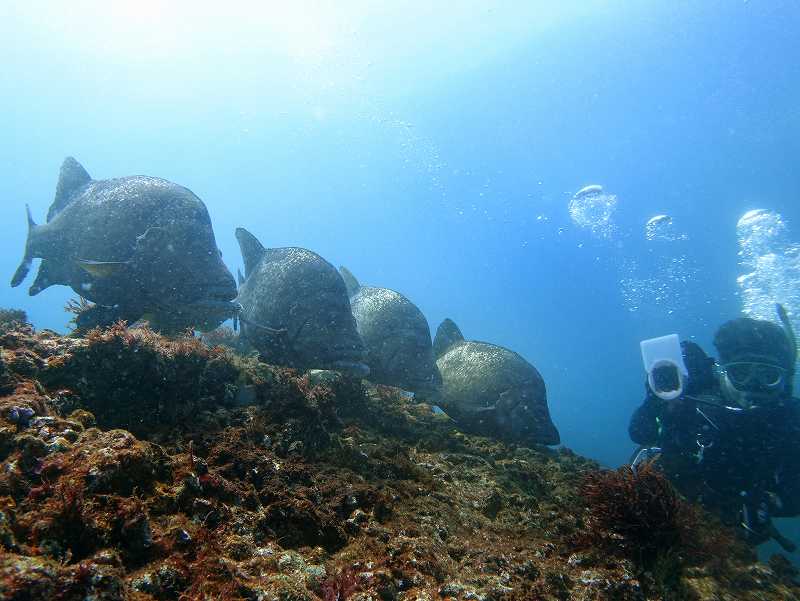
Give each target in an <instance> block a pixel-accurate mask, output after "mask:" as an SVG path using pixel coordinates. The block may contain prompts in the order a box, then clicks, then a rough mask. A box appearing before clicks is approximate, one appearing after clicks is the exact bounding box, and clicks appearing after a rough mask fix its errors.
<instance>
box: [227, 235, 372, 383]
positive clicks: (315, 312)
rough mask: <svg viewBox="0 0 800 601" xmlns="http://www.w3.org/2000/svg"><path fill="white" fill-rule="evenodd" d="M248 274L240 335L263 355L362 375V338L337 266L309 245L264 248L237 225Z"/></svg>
mask: <svg viewBox="0 0 800 601" xmlns="http://www.w3.org/2000/svg"><path fill="white" fill-rule="evenodd" d="M236 238H237V240H238V241H239V245H240V248H241V249H242V256H243V258H244V262H245V275H244V279H243V281H242V283H241V284H240V286H239V296H238V302H239V303H240V304H241V306H242V313H241V322H242V335H243V336H244V337H245V338H246V339H247V340H248V342H250V344H252V345H253V346H254V347H255V348H256V349H258V351H259V353H260V354H261V355H262V356H263V357H264V359H265V360H266V361H268V362H271V363H277V364H280V365H286V366H289V367H296V368H298V369H332V370H338V371H342V372H345V373H348V374H350V375H353V376H364V375H366V374H368V373H369V369H368V367H367V365H366V364H365V362H364V358H365V350H364V343H363V342H362V341H361V338H360V337H359V335H358V332H357V331H356V324H355V320H354V319H353V315H352V313H351V312H350V303H349V300H348V297H347V289H346V288H345V285H344V281H343V280H342V277H341V276H340V275H339V273H338V272H337V271H336V268H335V267H334V266H333V265H331V264H330V263H328V262H327V261H326V260H325V259H323V258H322V257H320V256H319V255H318V254H316V253H315V252H313V251H310V250H308V249H305V248H297V247H290V248H264V247H263V246H262V245H261V243H260V242H259V241H258V240H257V239H256V238H255V236H253V235H252V234H251V233H250V232H248V231H247V230H245V229H244V228H239V229H237V230H236Z"/></svg>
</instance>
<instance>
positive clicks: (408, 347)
mask: <svg viewBox="0 0 800 601" xmlns="http://www.w3.org/2000/svg"><path fill="white" fill-rule="evenodd" d="M339 271H340V272H341V274H342V277H343V278H344V281H345V284H346V285H347V291H348V293H349V294H350V305H351V306H352V309H353V316H354V317H355V318H356V325H357V327H358V333H359V334H360V335H361V339H362V340H363V341H364V344H365V345H366V347H367V364H368V365H369V369H370V377H369V379H370V380H371V381H373V382H376V383H378V384H387V385H389V386H397V387H399V388H404V389H405V390H410V391H412V392H418V393H421V394H432V393H435V392H436V391H437V390H438V388H439V386H440V385H441V378H440V377H439V372H438V371H437V369H436V363H435V361H434V357H433V351H432V350H431V331H430V328H429V327H428V321H427V320H426V319H425V316H424V315H423V314H422V311H420V310H419V309H418V308H417V306H416V305H415V304H414V303H412V302H411V301H410V300H408V299H407V298H406V297H405V296H403V295H402V294H400V293H399V292H395V291H394V290H389V289H388V288H375V287H372V286H361V285H360V284H359V283H358V280H356V278H355V277H353V274H352V273H350V272H349V271H348V270H347V269H346V268H344V267H340V268H339Z"/></svg>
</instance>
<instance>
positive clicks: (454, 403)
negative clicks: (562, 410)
mask: <svg viewBox="0 0 800 601" xmlns="http://www.w3.org/2000/svg"><path fill="white" fill-rule="evenodd" d="M434 347H435V348H436V349H437V352H438V355H439V356H438V359H437V361H436V365H437V367H438V369H439V373H440V374H441V376H442V398H441V402H442V404H443V405H444V406H445V409H446V410H449V411H451V412H453V413H454V414H457V415H459V416H460V417H461V418H462V419H463V420H465V421H467V422H469V423H470V424H471V425H473V426H479V427H480V428H482V429H483V430H484V431H487V432H489V433H492V434H495V435H497V436H498V437H500V438H511V439H513V440H515V441H520V442H526V443H536V444H545V445H555V444H559V442H560V436H559V433H558V430H557V429H556V427H555V426H554V425H553V422H552V420H551V418H550V411H549V409H548V406H547V391H546V388H545V383H544V380H543V378H542V376H541V374H540V373H539V371H538V370H537V369H536V368H535V367H534V366H533V365H531V364H530V363H528V362H527V361H526V360H525V359H524V358H523V357H522V356H520V355H518V354H517V353H515V352H514V351H511V350H509V349H507V348H504V347H502V346H499V345H496V344H490V343H488V342H479V341H467V340H464V339H463V336H461V332H460V330H458V327H457V326H456V325H455V323H453V322H452V320H449V319H447V320H445V321H444V322H443V323H442V325H440V326H439V329H438V331H437V335H436V340H435V342H434Z"/></svg>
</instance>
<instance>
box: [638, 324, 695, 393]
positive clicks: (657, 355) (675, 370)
mask: <svg viewBox="0 0 800 601" xmlns="http://www.w3.org/2000/svg"><path fill="white" fill-rule="evenodd" d="M641 347H642V362H643V363H644V369H645V371H646V372H647V385H648V386H649V387H650V390H652V391H653V394H655V395H656V396H657V397H658V398H660V399H663V400H665V401H671V400H673V399H677V398H678V397H679V396H681V395H682V394H683V391H684V389H685V387H686V381H687V379H688V378H689V370H687V369H686V364H685V363H684V361H683V353H682V352H681V343H680V339H679V338H678V335H677V334H669V335H668V336H660V337H658V338H650V339H649V340H642V342H641Z"/></svg>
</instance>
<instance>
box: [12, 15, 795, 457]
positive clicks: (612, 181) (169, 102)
mask: <svg viewBox="0 0 800 601" xmlns="http://www.w3.org/2000/svg"><path fill="white" fill-rule="evenodd" d="M433 4H434V5H436V6H438V8H436V7H433V8H432V7H430V6H428V7H426V6H425V5H424V4H423V3H411V4H408V5H404V6H400V5H399V3H397V4H396V5H394V6H390V7H382V8H377V7H376V6H375V4H373V3H364V2H352V3H335V5H334V4H333V3H331V4H330V5H328V4H320V5H319V6H313V5H308V6H306V7H304V8H302V9H300V8H298V9H277V8H274V7H273V8H274V9H273V10H270V9H266V8H256V5H253V7H251V8H250V9H249V10H244V9H243V8H241V7H240V9H241V11H240V14H238V15H234V16H226V15H224V14H222V13H221V12H220V13H216V14H215V13H213V12H211V11H210V10H209V9H198V8H197V7H193V6H192V5H191V4H178V3H173V4H169V5H167V6H166V7H165V6H162V5H161V4H160V3H158V2H138V3H137V2H119V3H108V5H106V4H102V3H93V2H88V3H87V2H84V3H81V2H78V3H69V4H66V3H56V2H53V3H50V4H47V3H44V4H37V6H36V7H35V8H28V7H26V6H25V4H24V3H18V4H17V5H16V6H15V4H14V3H12V2H9V3H4V5H3V7H2V8H0V12H4V13H5V14H0V39H1V40H3V41H2V42H0V44H2V46H3V48H4V53H3V54H4V57H5V60H4V75H3V78H2V84H0V85H2V87H3V89H2V94H0V124H2V125H0V128H1V129H2V132H3V142H4V143H3V144H1V145H0V198H2V204H0V219H2V223H3V224H4V228H3V232H4V239H3V240H2V243H1V244H2V251H3V252H2V253H0V273H5V274H6V276H7V277H8V278H9V279H10V277H11V274H12V273H13V272H14V269H15V268H16V266H17V264H18V262H19V260H20V258H21V256H22V251H23V245H24V238H25V220H24V208H23V207H24V205H25V203H29V204H30V205H31V208H32V210H33V213H34V215H35V216H36V217H37V218H38V219H39V220H42V221H43V220H44V217H45V214H46V212H47V207H48V206H49V205H50V203H51V202H52V198H53V194H54V190H55V184H56V179H57V175H58V167H59V165H60V163H61V161H62V160H63V158H64V157H65V156H67V155H73V156H75V157H76V158H77V159H78V160H79V161H81V162H82V163H83V165H84V166H85V167H86V169H87V170H88V171H89V173H90V175H92V176H93V177H94V178H97V179H104V178H110V177H118V176H125V175H133V174H146V175H153V176H160V177H163V178H166V179H169V180H172V181H174V182H177V183H179V184H182V185H185V186H187V187H188V188H190V189H192V190H193V191H194V192H195V193H196V194H197V195H198V196H200V198H202V199H203V200H204V201H205V203H206V205H207V206H208V209H209V211H210V213H211V216H212V220H213V222H214V227H215V232H216V236H217V241H218V243H219V246H220V248H221V249H222V251H223V256H224V258H225V260H226V262H227V263H228V265H229V267H230V268H231V269H236V268H237V267H238V266H240V265H241V258H240V256H239V251H238V246H237V245H236V241H235V239H234V236H233V232H234V228H235V227H237V226H245V227H247V228H248V229H250V230H251V231H252V232H253V233H254V234H256V235H257V236H258V237H259V238H260V239H261V240H262V242H263V243H264V244H265V245H268V246H289V245H291V246H304V247H308V248H310V249H312V250H315V251H316V252H318V253H320V254H321V255H322V256H324V257H325V258H327V259H328V260H329V261H331V262H332V263H334V264H336V265H339V264H344V265H347V266H348V267H349V268H350V269H351V271H353V273H354V274H356V276H357V277H358V278H359V279H360V280H361V281H362V282H364V283H369V284H375V285H382V286H387V287H391V288H394V289H397V290H399V291H401V292H403V293H404V294H405V295H406V296H408V297H409V298H411V299H412V300H413V301H414V302H416V303H417V304H418V306H419V307H420V308H421V309H422V311H423V312H424V313H425V315H426V316H427V318H428V320H429V323H430V325H431V330H432V331H435V328H436V326H437V325H438V323H439V322H440V321H441V320H442V319H443V318H444V317H451V318H453V319H454V320H455V321H456V322H457V323H458V324H459V326H460V327H461V329H462V330H463V332H464V333H465V335H466V336H467V337H468V338H475V339H482V340H487V341H490V342H494V343H498V344H502V345H504V346H507V347H509V348H511V349H514V350H516V351H517V352H519V353H521V354H522V355H523V356H525V357H526V358H527V359H528V360H529V361H531V362H532V363H534V364H535V365H536V366H537V367H538V368H539V370H540V371H541V373H542V374H543V376H544V378H545V380H546V382H547V387H548V395H549V399H550V408H551V412H552V414H553V419H554V422H555V423H556V425H557V426H558V428H559V429H560V431H561V436H562V441H563V443H564V444H565V445H567V446H569V447H571V448H573V449H574V450H576V451H577V452H580V453H582V454H586V455H588V456H591V457H594V458H596V459H598V460H599V461H601V462H602V463H604V464H607V465H618V464H620V463H622V462H625V461H626V460H627V458H628V456H629V454H630V452H631V450H632V449H633V445H632V444H631V443H630V441H629V440H628V436H627V420H628V417H629V415H630V413H631V412H632V410H633V409H634V408H635V406H636V405H637V404H638V403H639V402H640V400H641V396H642V379H643V374H642V368H641V361H640V356H639V346H638V342H639V340H641V339H642V338H647V337H651V336H656V335H661V334H665V333H669V332H673V331H677V332H679V333H680V334H681V335H682V336H683V337H690V336H691V337H694V338H695V339H696V340H697V341H698V342H700V343H701V344H702V345H703V346H704V347H705V348H706V349H707V350H709V351H712V350H713V348H712V347H711V344H710V341H711V339H712V337H713V333H714V330H715V329H716V327H717V326H718V325H719V324H721V323H722V322H723V321H725V320H727V319H729V318H732V317H735V316H738V315H739V314H740V312H741V309H742V302H741V299H740V298H739V296H738V290H737V285H736V277H737V275H738V274H739V268H738V265H737V250H738V247H737V241H736V232H735V226H736V222H737V220H738V219H739V217H740V216H741V215H742V214H743V213H744V212H745V211H746V210H749V209H753V208H766V209H770V210H774V211H777V212H779V213H781V214H782V215H783V217H784V218H785V219H786V220H787V222H788V223H789V224H790V225H791V224H795V230H794V231H795V232H796V234H797V238H798V239H800V202H798V199H800V170H798V168H797V157H798V156H800V62H798V61H797V60H796V57H797V56H800V42H798V39H799V38H798V31H800V5H798V4H797V3H796V2H794V1H792V0H787V1H785V2H783V1H778V0H774V1H770V2H756V1H751V2H747V1H731V0H724V1H723V0H719V1H717V0H708V1H705V2H683V1H677V2H676V1H673V0H670V1H668V2H667V1H663V2H647V3H644V2H613V1H607V2H599V1H582V2H573V3H558V4H559V8H555V4H556V3H552V2H541V3H532V2H529V3H509V4H506V5H504V8H499V7H494V5H493V4H492V3H483V2H477V1H472V2H461V3H458V8H453V7H450V6H446V4H447V5H449V4H451V3H433ZM515 4H517V5H520V6H515ZM523 4H524V5H525V7H524V8H523V7H522V5H523ZM562 4H563V6H562ZM593 183H599V184H602V185H603V186H604V187H605V189H606V190H607V191H608V192H611V193H614V194H616V195H617V197H618V209H617V212H616V214H615V220H616V225H617V228H618V232H619V234H618V235H617V236H616V237H615V238H614V239H612V240H603V239H598V238H595V237H593V236H592V235H591V233H590V232H589V231H587V230H586V229H582V228H580V227H578V226H577V225H576V224H575V222H574V221H572V220H571V219H570V215H569V213H568V210H567V207H568V203H569V200H570V198H571V196H572V194H573V193H574V192H575V191H577V190H578V189H579V188H581V187H582V186H584V185H587V184H593ZM659 213H668V214H669V215H671V216H672V217H673V220H674V223H675V224H676V226H679V227H680V229H681V231H682V232H684V233H685V234H686V235H687V236H688V240H686V241H682V242H680V243H679V246H680V248H678V246H676V247H675V248H676V250H675V251H674V252H676V253H677V252H679V251H680V252H684V253H685V254H686V255H687V256H688V257H689V259H690V261H691V262H692V264H693V265H694V266H695V268H696V272H694V276H693V277H692V278H691V279H690V281H688V282H686V283H682V284H680V286H679V288H680V289H677V288H675V295H676V298H677V297H680V299H682V300H681V302H680V303H677V304H678V305H680V306H678V307H671V306H670V303H669V300H668V299H667V300H664V301H662V302H661V304H660V305H659V306H653V307H647V306H645V307H639V308H638V309H637V310H635V311H632V310H631V308H630V306H626V302H625V298H624V295H623V290H622V288H621V286H620V278H621V276H622V275H624V274H625V265H626V264H627V262H629V261H630V260H636V261H638V262H639V264H640V265H642V266H643V268H644V269H645V273H647V265H648V264H649V263H648V262H652V256H650V255H648V250H647V245H646V244H645V243H644V238H643V235H642V231H643V230H642V228H643V225H644V223H645V221H646V220H647V219H648V218H650V217H652V216H653V215H656V214H659ZM668 252H672V251H668ZM651 269H652V270H653V272H654V273H655V272H656V271H657V269H658V267H657V265H652V266H651ZM655 274H656V275H657V273H655ZM29 284H30V282H28V283H27V285H29ZM71 296H72V293H71V291H69V290H67V289H65V288H51V289H49V290H47V291H45V292H44V293H42V294H40V295H39V296H37V297H34V298H30V297H28V296H27V293H26V287H25V286H23V287H21V288H18V289H11V288H10V287H5V288H0V306H13V307H21V308H24V309H25V310H27V312H28V314H29V315H30V317H31V318H32V321H33V322H34V324H35V325H36V326H37V327H48V328H54V329H58V330H64V329H65V327H66V322H67V320H68V317H69V316H68V315H66V314H65V313H64V312H63V310H62V307H63V305H64V303H65V302H66V300H67V299H68V298H70V297H71ZM670 309H672V312H670Z"/></svg>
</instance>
